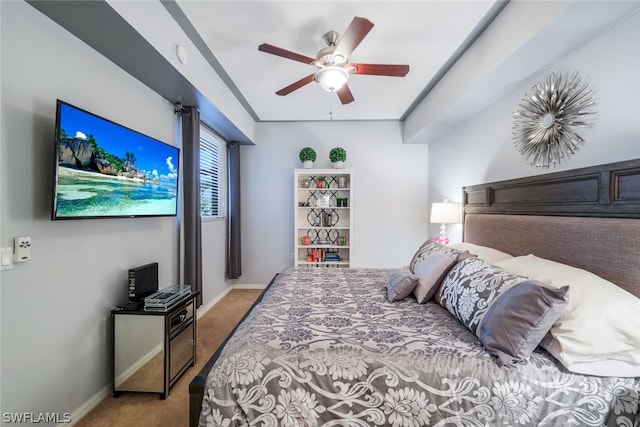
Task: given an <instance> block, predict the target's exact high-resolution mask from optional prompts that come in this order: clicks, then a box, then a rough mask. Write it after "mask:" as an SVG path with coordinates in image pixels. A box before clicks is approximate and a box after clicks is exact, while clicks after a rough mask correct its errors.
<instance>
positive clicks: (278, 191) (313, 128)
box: [237, 122, 428, 283]
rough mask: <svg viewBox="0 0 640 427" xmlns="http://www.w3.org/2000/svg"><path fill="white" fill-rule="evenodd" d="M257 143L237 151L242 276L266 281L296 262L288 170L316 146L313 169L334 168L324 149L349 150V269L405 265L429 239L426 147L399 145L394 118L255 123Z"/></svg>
mask: <svg viewBox="0 0 640 427" xmlns="http://www.w3.org/2000/svg"><path fill="white" fill-rule="evenodd" d="M256 139H257V141H256V145H255V146H249V147H242V148H241V163H242V178H241V179H242V187H243V189H242V250H243V274H242V276H241V277H240V278H239V279H238V281H237V283H267V282H268V281H269V280H270V279H271V278H272V277H273V275H274V274H275V273H277V272H279V271H281V270H282V269H283V268H286V267H289V266H291V265H293V260H291V258H290V255H291V252H292V251H293V239H294V237H293V209H294V208H293V170H294V169H295V168H301V167H302V163H300V160H299V159H298V153H299V152H300V149H301V148H303V147H305V146H310V147H313V148H314V149H315V151H316V154H317V156H318V158H317V160H316V162H315V164H314V167H315V168H331V167H332V166H331V163H330V161H329V151H330V150H331V148H333V147H336V146H340V147H343V148H344V149H345V150H346V151H347V161H346V162H345V165H344V167H345V168H348V169H352V170H353V173H354V179H353V183H354V184H353V185H354V189H353V193H354V194H353V196H352V198H353V203H352V204H351V206H352V208H353V210H354V224H353V233H354V234H353V237H352V240H351V244H352V245H353V246H352V251H351V253H350V256H351V261H352V266H354V267H376V266H378V267H401V266H403V265H407V264H408V263H409V261H410V260H411V256H413V254H414V252H415V251H416V249H417V248H418V246H419V245H420V244H421V243H422V242H423V241H424V240H425V239H426V238H427V225H428V223H427V222H428V219H427V213H428V206H427V203H426V202H427V162H428V159H427V146H426V145H410V144H402V139H401V129H400V124H399V123H398V122H296V123H260V124H258V125H257V127H256Z"/></svg>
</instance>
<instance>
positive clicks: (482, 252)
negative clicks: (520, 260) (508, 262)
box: [449, 242, 513, 264]
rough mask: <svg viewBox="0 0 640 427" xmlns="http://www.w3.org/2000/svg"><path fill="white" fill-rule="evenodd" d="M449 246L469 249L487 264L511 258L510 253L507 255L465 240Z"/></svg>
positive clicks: (463, 249) (461, 249) (464, 249)
mask: <svg viewBox="0 0 640 427" xmlns="http://www.w3.org/2000/svg"><path fill="white" fill-rule="evenodd" d="M449 247H450V248H453V249H457V250H459V251H469V252H471V253H472V254H473V255H476V256H477V257H478V258H480V259H481V260H483V261H484V262H486V263H489V264H493V263H495V262H497V261H501V260H503V259H507V258H513V257H512V256H511V255H509V254H508V253H506V252H502V251H499V250H497V249H493V248H490V247H488V246H479V245H474V244H473V243H467V242H460V243H452V244H450V245H449Z"/></svg>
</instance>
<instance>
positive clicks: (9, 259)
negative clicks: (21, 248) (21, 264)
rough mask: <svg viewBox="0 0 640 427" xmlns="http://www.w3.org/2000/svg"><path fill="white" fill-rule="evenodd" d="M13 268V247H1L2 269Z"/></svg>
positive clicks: (0, 260) (0, 264)
mask: <svg viewBox="0 0 640 427" xmlns="http://www.w3.org/2000/svg"><path fill="white" fill-rule="evenodd" d="M12 268H13V248H0V271H2V270H11V269H12Z"/></svg>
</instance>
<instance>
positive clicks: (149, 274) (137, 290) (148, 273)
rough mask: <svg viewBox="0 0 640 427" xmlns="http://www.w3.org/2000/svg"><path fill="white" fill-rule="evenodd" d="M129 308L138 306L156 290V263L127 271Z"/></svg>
mask: <svg viewBox="0 0 640 427" xmlns="http://www.w3.org/2000/svg"><path fill="white" fill-rule="evenodd" d="M128 278H129V306H136V307H138V306H140V305H141V304H142V302H143V301H144V299H145V297H148V296H149V295H151V294H153V293H154V292H156V291H157V290H158V263H157V262H152V263H150V264H145V265H141V266H139V267H134V268H131V269H129V275H128Z"/></svg>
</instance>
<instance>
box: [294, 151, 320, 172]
mask: <svg viewBox="0 0 640 427" xmlns="http://www.w3.org/2000/svg"><path fill="white" fill-rule="evenodd" d="M298 157H299V158H300V161H301V162H302V165H303V167H304V168H305V169H311V168H312V167H313V162H315V161H316V151H315V150H314V149H313V148H311V147H304V148H303V149H302V150H300V154H299V155H298Z"/></svg>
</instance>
